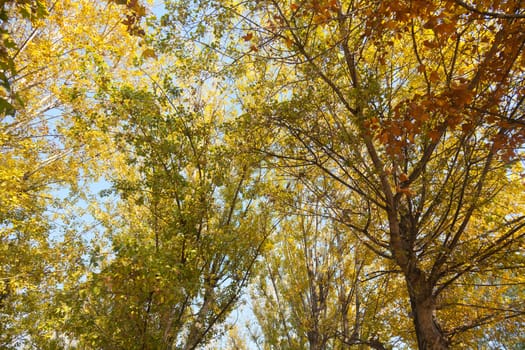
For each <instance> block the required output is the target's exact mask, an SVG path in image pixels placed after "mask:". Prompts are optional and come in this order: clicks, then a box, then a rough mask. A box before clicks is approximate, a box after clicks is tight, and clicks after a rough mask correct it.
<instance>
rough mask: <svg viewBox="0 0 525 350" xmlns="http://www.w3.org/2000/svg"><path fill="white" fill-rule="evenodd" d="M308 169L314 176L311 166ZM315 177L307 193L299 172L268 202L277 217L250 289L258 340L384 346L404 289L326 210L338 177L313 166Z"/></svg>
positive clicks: (273, 344)
mask: <svg viewBox="0 0 525 350" xmlns="http://www.w3.org/2000/svg"><path fill="white" fill-rule="evenodd" d="M308 173H309V175H305V176H308V177H309V178H310V179H312V182H313V181H314V180H313V178H314V177H316V175H314V174H315V173H316V171H315V169H311V171H310V172H308ZM317 181H318V182H320V183H321V184H322V185H320V186H319V188H318V189H322V191H320V192H316V193H315V194H313V193H312V192H311V191H309V190H308V189H306V188H305V187H306V186H307V185H310V184H311V182H310V181H304V180H302V181H301V182H302V183H306V185H302V184H301V183H298V184H296V186H295V187H294V188H292V187H291V186H290V187H289V193H288V195H287V196H284V197H283V196H281V197H280V202H281V204H280V205H274V210H277V209H278V208H279V207H282V208H283V214H282V215H283V221H282V222H281V224H280V225H279V226H280V229H279V230H278V231H277V232H276V233H275V234H274V235H273V237H274V238H273V241H272V249H271V250H269V251H268V252H267V253H266V254H265V259H264V260H263V262H262V263H261V265H262V266H261V267H260V272H259V274H258V279H257V284H256V285H255V286H254V291H253V297H252V299H253V303H254V305H255V308H254V312H255V315H256V317H257V320H258V325H259V326H260V328H261V330H262V341H263V342H264V345H263V346H264V348H265V349H283V348H285V349H306V348H308V349H318V350H319V349H340V348H345V347H349V346H352V345H353V346H358V347H362V346H365V345H366V346H368V347H370V348H373V349H386V344H387V343H388V342H391V345H395V340H393V339H391V335H392V334H393V333H395V332H398V331H399V330H401V329H403V328H405V329H406V328H407V326H408V324H407V322H404V323H403V320H400V319H399V317H398V314H399V313H402V312H403V311H402V310H403V305H396V301H397V299H398V293H403V290H402V288H400V285H401V283H400V282H401V281H400V279H399V278H398V276H397V275H398V274H397V273H396V272H397V271H396V270H395V269H392V270H383V269H384V268H385V265H388V263H386V262H384V261H383V262H378V261H377V260H376V259H374V255H373V253H372V252H371V251H370V250H369V249H367V248H366V246H365V245H363V244H361V243H360V242H359V241H358V240H356V236H355V235H354V234H353V233H352V229H351V228H349V227H348V226H345V225H344V224H343V223H342V221H343V220H340V218H337V217H334V216H333V214H334V213H333V207H332V206H331V205H330V204H329V203H327V202H326V199H327V198H326V196H325V194H326V193H329V192H336V191H338V190H339V189H338V184H334V183H330V182H327V181H326V179H325V178H324V176H322V174H319V173H318V172H317ZM276 203H278V202H276ZM346 214H347V215H351V214H350V213H348V212H347V213H346ZM348 219H349V218H345V220H348ZM353 220H355V221H358V220H359V219H358V218H354V219H353ZM371 253H372V254H371ZM406 306H407V305H405V308H406ZM252 333H255V332H254V331H252Z"/></svg>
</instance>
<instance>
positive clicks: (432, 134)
mask: <svg viewBox="0 0 525 350" xmlns="http://www.w3.org/2000/svg"><path fill="white" fill-rule="evenodd" d="M428 137H430V139H431V140H432V142H436V141H437V140H439V138H440V137H441V133H440V132H439V131H438V130H432V131H430V132H429V133H428Z"/></svg>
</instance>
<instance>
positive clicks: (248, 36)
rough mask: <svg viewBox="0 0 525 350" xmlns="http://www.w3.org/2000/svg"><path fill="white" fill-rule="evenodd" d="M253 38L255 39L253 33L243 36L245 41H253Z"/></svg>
mask: <svg viewBox="0 0 525 350" xmlns="http://www.w3.org/2000/svg"><path fill="white" fill-rule="evenodd" d="M252 38H253V33H248V34H246V35H244V36H242V39H243V40H244V41H250V40H252Z"/></svg>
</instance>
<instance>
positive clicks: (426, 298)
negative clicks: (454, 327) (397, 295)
mask: <svg viewBox="0 0 525 350" xmlns="http://www.w3.org/2000/svg"><path fill="white" fill-rule="evenodd" d="M412 277H413V278H412V279H411V278H409V276H407V278H406V280H407V286H408V291H409V296H410V306H411V308H412V317H413V320H414V327H415V330H416V336H417V344H418V348H419V350H445V349H449V345H448V341H447V339H446V336H445V334H443V331H442V330H441V328H440V327H439V325H438V323H437V321H436V319H435V316H434V312H435V310H436V305H435V298H434V297H433V296H432V288H431V287H430V286H428V285H424V284H426V283H425V282H426V281H422V280H421V278H423V276H422V275H420V274H417V273H416V274H415V276H412ZM414 277H415V280H414ZM414 282H415V283H414Z"/></svg>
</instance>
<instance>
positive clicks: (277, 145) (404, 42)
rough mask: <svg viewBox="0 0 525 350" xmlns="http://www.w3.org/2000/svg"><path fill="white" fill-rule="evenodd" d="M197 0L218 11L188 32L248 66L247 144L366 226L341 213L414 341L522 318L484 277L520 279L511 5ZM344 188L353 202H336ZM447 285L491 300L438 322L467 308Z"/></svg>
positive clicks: (423, 343)
mask: <svg viewBox="0 0 525 350" xmlns="http://www.w3.org/2000/svg"><path fill="white" fill-rule="evenodd" d="M200 5H201V8H198V10H202V8H204V10H202V12H200V13H203V12H205V11H206V9H207V8H208V9H218V10H216V13H218V15H217V16H216V17H213V21H216V22H219V23H221V24H220V25H218V24H216V25H215V26H214V27H213V29H214V31H213V34H211V31H210V32H206V31H204V34H203V35H202V36H201V37H200V38H201V40H203V41H205V42H206V43H207V44H208V45H209V46H211V47H212V48H214V47H217V48H218V49H217V50H218V51H219V52H226V54H227V55H229V56H230V57H233V61H234V62H235V63H236V65H237V66H239V65H241V64H240V62H242V63H243V64H244V65H245V66H244V67H248V68H246V70H243V71H242V74H241V75H239V77H238V79H239V83H238V85H239V87H240V92H239V96H241V98H242V99H240V103H241V104H242V106H243V107H244V110H245V111H246V115H245V117H246V119H247V120H248V121H251V122H252V124H251V125H252V126H251V127H252V130H255V134H256V135H260V134H262V135H265V137H266V139H264V138H261V141H260V142H259V144H257V145H254V149H259V150H260V151H263V152H264V153H265V154H267V155H268V156H270V157H274V158H279V159H281V160H284V161H283V165H278V167H289V168H295V169H298V168H300V167H307V166H310V167H314V168H318V169H320V170H321V171H323V172H324V173H325V175H326V177H327V179H330V180H331V181H334V182H338V183H340V184H341V185H342V186H343V187H344V188H345V191H340V192H338V193H334V194H331V196H333V199H332V202H335V203H337V202H338V203H342V207H340V208H339V210H340V211H341V212H343V211H344V210H351V211H352V212H356V214H355V216H357V217H359V218H361V219H362V221H361V222H365V223H368V224H367V225H362V224H361V225H359V224H358V225H353V226H354V230H355V231H357V232H359V236H360V239H361V242H362V243H363V244H365V245H367V246H368V247H369V249H371V250H372V251H374V252H375V253H376V254H377V255H378V256H380V257H383V258H386V259H389V260H391V261H392V262H394V263H395V264H396V265H397V266H398V267H399V269H400V270H401V272H402V275H403V277H404V280H405V284H406V292H407V295H408V299H409V301H410V305H411V309H412V312H411V315H412V317H413V323H414V336H415V338H416V339H417V344H418V346H419V348H420V349H445V348H448V347H450V346H451V345H452V344H455V345H458V346H459V345H460V344H461V341H462V340H460V339H466V338H468V335H464V334H463V333H465V332H470V331H472V329H473V328H476V327H481V326H483V325H485V326H486V325H488V324H497V325H498V326H497V328H498V329H499V330H503V329H504V328H505V327H506V326H509V327H511V326H510V323H512V322H510V323H507V322H506V321H504V320H505V319H506V320H508V319H517V320H519V321H517V322H518V324H521V325H522V324H523V321H522V320H523V305H520V304H519V303H518V304H515V303H514V300H516V299H515V298H511V300H508V302H505V301H502V300H498V298H497V296H498V293H499V292H500V291H501V290H498V288H499V287H502V285H501V284H500V283H498V282H497V281H503V280H506V279H507V278H511V281H509V283H510V284H512V285H515V286H517V285H520V284H521V283H522V282H521V281H520V280H519V278H517V276H519V275H520V271H522V269H523V264H522V262H521V261H520V260H521V258H520V250H521V247H522V244H523V235H524V229H523V227H524V226H523V225H524V222H525V221H524V216H523V207H522V206H518V207H514V206H513V207H510V208H509V207H505V206H504V203H505V201H506V200H505V197H506V196H508V194H509V193H512V194H513V195H516V196H519V193H521V191H519V192H518V193H515V192H514V191H515V188H517V187H516V186H518V187H519V186H521V183H520V180H519V179H518V178H517V176H516V174H518V173H519V172H520V171H521V170H520V167H519V162H517V161H518V159H520V154H519V152H518V150H519V147H520V146H521V144H522V143H523V137H524V130H525V129H524V128H523V100H524V93H523V92H524V90H523V78H524V75H523V72H524V70H523V68H524V66H525V60H524V57H525V56H524V54H523V53H524V50H523V46H524V44H525V36H524V33H525V31H524V25H525V21H524V19H523V12H522V6H520V2H519V1H502V2H498V3H497V4H494V3H490V4H484V3H479V5H477V7H476V6H474V5H470V4H468V3H465V2H461V1H445V2H438V1H401V2H400V1H395V2H394V1H382V2H371V1H317V0H315V1H311V0H305V1H296V2H288V1H278V0H274V1H253V2H250V1H248V2H246V1H244V2H238V3H236V2H231V3H227V4H223V5H222V6H221V4H220V3H215V2H213V1H208V2H205V1H203V2H201V4H200ZM206 6H208V7H206ZM489 8H490V10H489ZM210 11H211V10H210ZM203 27H205V25H203ZM217 28H218V29H217ZM201 33H202V32H198V33H197V34H201ZM224 33H228V34H224ZM230 33H234V39H233V41H230V40H229V38H228V37H227V35H230ZM222 35H224V36H222ZM221 50H222V51H221ZM268 140H270V142H268ZM265 143H266V146H264V144H265ZM303 176H304V175H303V173H302V172H300V171H298V172H297V173H296V177H297V178H298V179H302V178H303ZM312 187H315V184H313V185H312ZM349 193H352V194H354V195H355V196H358V197H359V198H360V199H361V200H360V206H357V207H353V206H352V207H350V208H345V207H344V200H338V199H339V198H344V197H345V196H348V195H349ZM518 201H521V199H518ZM494 207H497V208H499V209H500V210H498V211H492V213H494V215H493V216H492V215H485V214H486V213H488V212H489V210H491V209H489V208H494ZM503 208H505V209H504V210H501V209H503ZM341 216H343V217H344V215H341ZM480 222H483V224H479V223H480ZM348 224H351V225H352V224H353V223H352V222H348ZM496 266H498V267H497V269H499V270H500V271H504V270H507V271H511V272H510V273H509V274H506V273H505V274H504V275H502V274H499V273H496V270H495V269H494V267H496ZM489 271H490V273H489ZM493 273H496V274H497V275H498V277H496V279H494V277H492V274H493ZM474 281H479V282H480V283H477V282H474ZM457 283H466V284H468V285H473V284H478V285H481V286H483V285H487V288H491V292H487V299H486V300H485V302H486V301H487V300H489V299H490V300H491V302H493V303H497V304H498V306H497V307H491V309H492V311H491V312H488V313H485V312H483V313H482V315H480V314H478V316H476V317H474V316H468V317H467V318H468V321H467V322H465V319H460V318H459V317H458V318H455V319H453V320H452V321H450V322H449V321H447V322H445V321H444V320H445V319H446V315H458V316H459V315H460V314H463V313H461V312H460V311H459V310H460V309H463V308H468V306H469V305H470V306H474V308H479V307H480V305H479V304H477V303H473V304H469V303H464V304H463V305H461V307H460V306H459V305H458V303H457V302H453V301H452V300H454V299H456V298H458V297H460V298H464V299H465V300H468V298H470V296H469V293H468V292H465V293H464V294H462V295H461V296H458V295H452V291H454V292H462V291H463V292H464V290H462V291H460V290H458V289H457V288H454V287H453V286H454V285H456V284H457ZM505 289H506V287H503V290H505ZM518 299H519V297H518ZM456 300H457V299H456ZM485 305H486V304H485ZM484 309H485V311H488V310H489V308H484ZM471 310H472V309H471ZM465 323H466V324H468V325H469V326H465ZM467 334H470V336H471V337H472V334H473V333H467ZM393 336H396V335H393ZM398 336H402V335H398ZM462 337H463V338H462ZM416 339H414V338H412V337H410V336H409V337H407V338H406V341H407V342H409V343H410V342H413V341H415V340H416ZM507 341H510V340H507Z"/></svg>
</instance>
